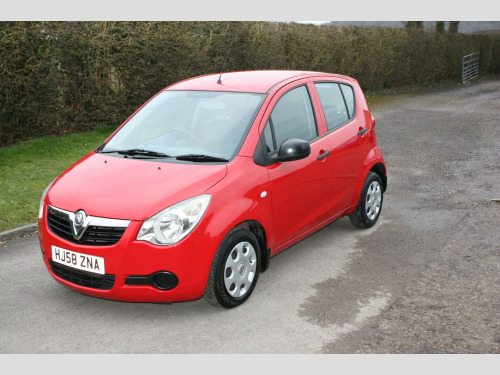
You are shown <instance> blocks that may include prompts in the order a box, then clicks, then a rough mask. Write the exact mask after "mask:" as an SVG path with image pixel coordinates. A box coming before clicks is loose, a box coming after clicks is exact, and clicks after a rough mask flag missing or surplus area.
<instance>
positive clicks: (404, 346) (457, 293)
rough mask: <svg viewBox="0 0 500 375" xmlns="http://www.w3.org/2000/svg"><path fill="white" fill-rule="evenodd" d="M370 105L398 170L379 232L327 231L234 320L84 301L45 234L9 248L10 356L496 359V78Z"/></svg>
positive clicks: (6, 333)
mask: <svg viewBox="0 0 500 375" xmlns="http://www.w3.org/2000/svg"><path fill="white" fill-rule="evenodd" d="M372 110H373V113H374V115H375V117H376V118H377V125H376V126H377V137H378V142H379V147H380V148H381V150H382V152H383V154H384V157H385V159H386V162H387V166H388V169H389V171H388V172H389V188H388V191H387V193H386V195H385V196H384V203H383V210H382V214H381V217H380V219H379V222H378V223H377V225H375V226H374V227H372V228H370V229H367V230H360V229H359V228H355V227H353V226H352V225H351V224H350V222H349V219H348V218H342V219H340V220H337V221H336V222H334V223H332V224H331V225H328V226H327V227H325V228H323V229H322V230H320V231H319V232H317V233H316V234H314V235H312V236H310V237H308V238H307V239H305V240H304V241H301V242H300V243H298V244H297V245H294V246H293V247H291V248H290V249H288V250H287V251H285V252H283V253H281V254H280V255H279V256H276V257H275V258H273V259H272V260H271V263H270V268H269V270H268V271H266V272H265V273H263V274H262V275H261V276H260V277H259V283H258V284H257V288H256V291H255V292H254V293H253V295H252V297H251V298H250V299H249V300H248V301H247V302H246V303H245V304H243V305H242V306H240V307H238V308H236V309H232V310H227V311H226V310H222V309H217V308H215V307H212V306H210V305H209V304H207V303H206V302H205V301H204V300H202V299H201V300H198V301H192V302H187V303H177V304H172V305H162V304H145V303H144V304H142V303H138V304H131V303H121V302H114V301H106V300H102V299H96V298H90V297H88V296H84V295H80V294H78V293H75V292H73V291H71V290H69V289H66V288H64V287H62V286H61V285H59V284H58V283H57V282H56V281H55V280H53V279H52V278H51V277H50V276H49V274H48V272H47V270H46V269H45V266H44V265H43V263H42V259H41V254H40V249H39V244H38V239H37V237H36V235H35V234H32V235H29V236H25V237H24V238H23V237H19V238H16V239H11V240H0V282H1V283H2V285H5V286H6V287H4V288H2V289H0V300H1V301H2V303H1V304H0V321H1V322H2V326H1V329H0V354H3V353H7V354H8V353H12V354H14V353H167V354H172V353H237V354H238V353H275V354H277V353H287V354H289V353H497V354H498V353H500V234H499V230H498V226H499V225H498V224H499V223H500V203H498V201H497V200H498V199H500V173H499V169H500V129H499V119H500V116H499V115H500V80H495V81H487V82H480V81H476V82H473V83H471V84H467V85H457V87H454V88H447V89H442V90H440V91H433V92H430V93H424V94H418V95H417V94H414V95H406V96H397V97H394V98H390V99H385V100H384V101H383V102H381V103H379V104H377V105H376V106H374V108H372ZM331 357H332V356H326V357H325V358H331ZM347 357H349V356H347ZM391 357H394V356H391ZM418 357H419V356H418ZM431 357H433V358H436V357H441V356H431ZM468 357H475V358H476V360H477V356H468ZM483 357H488V358H491V357H492V356H480V358H483ZM300 358H303V357H300ZM315 358H319V357H315ZM323 358H324V357H321V359H323ZM365 358H367V357H363V359H365ZM373 358H375V359H377V358H378V356H369V357H368V359H367V360H371V359H373ZM452 358H453V362H454V363H455V364H456V363H461V362H460V361H459V359H456V358H457V357H452ZM493 358H494V359H495V360H497V359H500V356H493ZM481 360H482V359H481ZM457 361H458V362H457ZM242 363H244V361H243V362H242ZM474 363H476V362H474ZM490 363H491V362H490ZM496 363H497V364H498V360H497V361H496ZM330 365H331V364H329V366H330ZM461 367H463V366H461ZM496 367H498V365H496ZM396 368H397V367H396ZM446 368H447V369H449V367H448V366H447V367H446ZM463 368H471V369H473V370H474V371H476V372H477V368H476V367H474V366H470V367H467V366H465V367H463ZM390 369H392V370H394V367H392V366H387V365H386V366H385V367H384V370H387V371H389V370H390ZM400 369H401V371H405V372H408V371H409V370H414V369H415V367H414V365H413V364H412V365H411V366H408V365H407V364H405V367H401V368H400ZM368 370H371V369H370V368H369V369H368ZM306 371H307V370H306ZM481 373H484V372H481Z"/></svg>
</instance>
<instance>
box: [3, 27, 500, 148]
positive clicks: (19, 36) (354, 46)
mask: <svg viewBox="0 0 500 375" xmlns="http://www.w3.org/2000/svg"><path fill="white" fill-rule="evenodd" d="M231 43H232V48H231V53H230V55H229V58H228V61H227V66H226V70H227V71H230V70H252V69H300V70H315V71H325V72H334V73H340V74H345V75H349V76H352V77H354V78H356V79H357V80H358V81H359V82H360V84H361V86H362V87H363V89H364V90H377V89H381V88H398V87H403V86H407V85H414V84H425V83H430V82H438V81H443V80H450V79H451V80H457V81H460V79H461V58H462V56H463V55H466V54H469V53H472V52H476V51H479V52H480V53H481V58H480V64H481V67H480V69H481V73H483V74H484V73H492V74H498V73H500V37H498V36H491V35H464V34H458V35H450V34H445V33H434V32H428V31H422V30H414V29H413V30H406V29H395V28H376V27H355V26H347V27H337V26H328V25H325V26H313V25H303V24H296V23H271V22H0V146H6V145H9V144H13V143H15V142H16V141H18V140H21V139H27V138H30V137H36V136H40V135H47V134H54V135H59V134H66V133H72V132H78V131H84V130H89V129H91V128H95V127H98V126H100V125H101V124H103V123H106V124H110V123H111V124H117V125H118V124H119V123H121V122H122V121H123V120H124V119H125V118H126V117H127V116H128V115H130V114H131V113H132V112H133V111H134V110H135V109H136V108H137V107H138V106H139V105H141V104H142V103H143V102H144V101H145V100H147V99H148V98H149V97H151V96H152V95H153V94H154V93H156V92H157V91H159V90H160V89H162V88H163V87H165V86H167V85H169V84H171V83H174V82H176V81H179V80H181V79H184V78H188V77H192V76H196V75H200V74H207V73H217V72H219V71H220V68H221V66H222V63H223V60H224V57H225V54H226V51H227V48H228V46H229V45H230V44H231Z"/></svg>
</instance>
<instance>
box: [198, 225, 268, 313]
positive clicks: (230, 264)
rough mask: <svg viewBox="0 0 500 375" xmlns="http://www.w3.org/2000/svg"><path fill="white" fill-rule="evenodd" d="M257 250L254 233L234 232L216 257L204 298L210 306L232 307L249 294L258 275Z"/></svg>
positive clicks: (258, 255)
mask: <svg viewBox="0 0 500 375" xmlns="http://www.w3.org/2000/svg"><path fill="white" fill-rule="evenodd" d="M259 268H260V248H259V243H258V241H257V238H256V237H255V236H254V235H253V233H251V232H249V231H248V230H246V229H243V228H236V229H233V230H232V231H231V232H229V234H228V235H227V236H226V237H225V238H224V240H223V241H222V243H221V244H220V246H219V249H218V250H217V253H216V254H215V257H214V260H213V263H212V268H211V270H210V275H209V277H208V283H207V289H206V290H205V295H204V297H205V299H206V300H207V301H208V302H209V303H210V304H212V305H215V306H220V307H225V308H228V309H229V308H233V307H236V306H238V305H241V304H242V303H243V302H245V301H246V300H247V299H248V298H249V297H250V294H252V291H253V289H254V288H255V284H256V283H257V279H258V276H259Z"/></svg>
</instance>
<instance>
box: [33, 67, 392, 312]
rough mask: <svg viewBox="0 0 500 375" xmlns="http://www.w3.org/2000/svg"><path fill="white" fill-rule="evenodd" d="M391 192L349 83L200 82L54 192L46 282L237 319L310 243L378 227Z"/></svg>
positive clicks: (80, 166)
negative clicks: (265, 275)
mask: <svg viewBox="0 0 500 375" xmlns="http://www.w3.org/2000/svg"><path fill="white" fill-rule="evenodd" d="M386 185H387V177H386V167H385V163H384V159H383V157H382V154H381V152H380V150H379V149H378V147H377V142H376V137H375V119H374V117H373V116H372V115H371V114H370V112H369V109H368V106H367V104H366V101H365V98H364V96H363V93H362V91H361V89H360V86H359V84H358V82H357V81H356V80H354V79H352V78H349V77H345V76H341V75H334V74H327V73H317V72H302V71H248V72H234V73H224V74H222V75H219V74H217V75H206V76H201V77H196V78H193V79H188V80H185V81H182V82H179V83H176V84H174V85H171V86H169V87H167V88H166V89H164V90H162V91H161V92H159V93H158V94H156V95H155V96H154V97H153V98H151V99H150V100H149V101H148V102H147V103H145V104H144V105H143V106H142V107H141V108H139V109H138V110H137V111H136V112H135V113H134V114H133V115H132V116H131V117H130V118H129V119H127V120H126V121H125V122H124V123H123V124H122V125H121V126H120V127H119V128H118V129H117V130H116V131H115V132H114V133H113V134H112V135H111V136H110V137H109V138H108V139H107V140H106V141H105V142H104V143H103V144H102V145H101V146H100V147H99V148H97V149H96V150H94V151H92V152H91V153H90V154H88V155H87V156H85V157H84V158H83V159H81V160H80V161H78V162H77V163H76V164H74V165H73V166H72V167H71V168H70V169H68V170H67V171H66V172H65V173H64V174H62V175H61V176H60V177H59V178H57V179H56V180H55V181H54V182H53V183H52V184H51V185H49V187H48V188H47V189H46V190H45V192H44V193H43V196H42V200H41V204H40V212H39V221H38V227H39V239H40V244H41V248H42V253H43V260H44V262H45V264H46V266H47V268H48V270H49V272H50V274H51V275H52V276H53V277H54V278H55V279H56V280H57V281H58V282H60V283H61V284H63V285H65V286H67V287H69V288H71V289H74V290H76V291H78V292H80V293H84V294H87V295H91V296H94V297H101V298H107V299H112V300H119V301H131V302H134V301H135V302H175V301H187V300H194V299H198V298H200V297H202V296H205V298H206V299H207V300H208V301H209V302H210V303H212V304H214V305H218V306H223V307H226V308H231V307H235V306H237V305H239V304H241V303H243V302H244V301H245V300H246V299H248V297H249V296H250V294H251V293H252V291H253V289H254V287H255V285H256V283H257V279H258V276H259V272H262V271H264V270H265V269H266V268H267V267H268V265H269V260H270V258H272V257H273V256H274V255H276V254H278V253H279V252H281V251H282V250H285V249H286V248H288V247H290V246H291V245H293V244H295V243H297V242H298V241H300V240H302V239H303V238H305V237H306V236H308V235H310V234H312V233H314V232H316V231H317V230H319V229H320V228H322V227H324V226H325V225H328V224H329V223H331V222H332V221H334V220H336V219H338V218H340V217H342V216H344V215H349V218H350V220H351V222H352V223H353V224H354V225H356V226H358V227H362V228H368V227H371V226H372V225H374V224H375V222H376V221H377V219H378V217H379V215H380V210H381V208H382V198H383V192H384V191H385V189H386ZM334 240H335V239H332V242H333V241H334ZM332 261H334V260H332Z"/></svg>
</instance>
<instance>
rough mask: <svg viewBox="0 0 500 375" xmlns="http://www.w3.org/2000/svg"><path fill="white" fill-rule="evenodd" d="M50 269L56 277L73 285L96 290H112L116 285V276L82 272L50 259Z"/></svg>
mask: <svg viewBox="0 0 500 375" xmlns="http://www.w3.org/2000/svg"><path fill="white" fill-rule="evenodd" d="M49 263H50V268H51V269H52V272H54V274H55V275H57V276H58V277H60V278H61V279H64V280H66V281H69V282H71V283H73V284H77V285H81V286H86V287H89V288H94V289H101V290H110V289H111V288H113V285H114V284H115V275H108V274H106V275H99V274H95V273H91V272H85V271H80V270H77V269H74V268H71V267H67V266H64V265H62V264H59V263H56V262H53V261H52V259H49Z"/></svg>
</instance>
